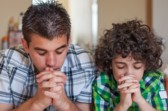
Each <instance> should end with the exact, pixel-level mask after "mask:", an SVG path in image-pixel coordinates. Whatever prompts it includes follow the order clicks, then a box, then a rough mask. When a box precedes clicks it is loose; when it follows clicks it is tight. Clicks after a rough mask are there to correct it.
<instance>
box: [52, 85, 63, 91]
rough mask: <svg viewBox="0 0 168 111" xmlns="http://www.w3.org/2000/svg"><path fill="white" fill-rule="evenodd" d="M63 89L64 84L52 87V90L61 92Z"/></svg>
mask: <svg viewBox="0 0 168 111" xmlns="http://www.w3.org/2000/svg"><path fill="white" fill-rule="evenodd" d="M61 90H64V86H63V85H59V86H57V87H53V88H50V91H51V92H59V91H61Z"/></svg>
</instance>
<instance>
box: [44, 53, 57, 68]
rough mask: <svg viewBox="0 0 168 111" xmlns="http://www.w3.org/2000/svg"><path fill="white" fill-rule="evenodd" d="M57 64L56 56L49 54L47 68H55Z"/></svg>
mask: <svg viewBox="0 0 168 111" xmlns="http://www.w3.org/2000/svg"><path fill="white" fill-rule="evenodd" d="M55 63H56V56H55V55H54V54H52V53H49V54H48V55H47V57H46V66H47V67H50V68H54V66H55Z"/></svg>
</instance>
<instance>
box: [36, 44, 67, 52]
mask: <svg viewBox="0 0 168 111" xmlns="http://www.w3.org/2000/svg"><path fill="white" fill-rule="evenodd" d="M65 47H67V44H64V45H62V46H60V47H58V48H57V49H55V50H60V49H62V48H65ZM34 49H35V50H39V51H47V50H46V49H42V48H40V47H35V48H34Z"/></svg>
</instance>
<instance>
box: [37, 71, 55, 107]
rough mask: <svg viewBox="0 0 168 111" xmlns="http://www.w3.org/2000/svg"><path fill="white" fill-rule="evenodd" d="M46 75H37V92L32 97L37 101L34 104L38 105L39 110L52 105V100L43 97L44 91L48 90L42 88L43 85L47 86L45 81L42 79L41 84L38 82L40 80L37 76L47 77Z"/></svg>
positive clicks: (46, 73) (42, 73) (45, 73)
mask: <svg viewBox="0 0 168 111" xmlns="http://www.w3.org/2000/svg"><path fill="white" fill-rule="evenodd" d="M48 74H49V72H47V71H44V72H41V73H40V74H38V75H37V82H38V90H37V93H36V95H35V96H34V98H35V99H34V100H36V101H37V102H36V103H37V104H38V105H39V107H40V109H41V108H42V109H45V108H47V107H48V106H50V105H51V104H52V99H51V98H50V97H47V96H46V95H45V91H46V90H48V89H47V88H45V87H43V86H44V84H48V81H47V79H44V80H43V81H42V82H41V81H39V80H40V79H41V78H40V76H39V75H48Z"/></svg>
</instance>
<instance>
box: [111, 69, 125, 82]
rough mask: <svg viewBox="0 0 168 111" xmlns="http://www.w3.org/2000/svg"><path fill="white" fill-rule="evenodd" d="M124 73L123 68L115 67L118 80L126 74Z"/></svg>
mask: <svg viewBox="0 0 168 111" xmlns="http://www.w3.org/2000/svg"><path fill="white" fill-rule="evenodd" d="M124 73H125V72H124V71H123V70H121V69H115V68H114V69H113V76H114V78H115V80H116V81H118V80H119V79H120V78H121V76H122V75H124Z"/></svg>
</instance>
